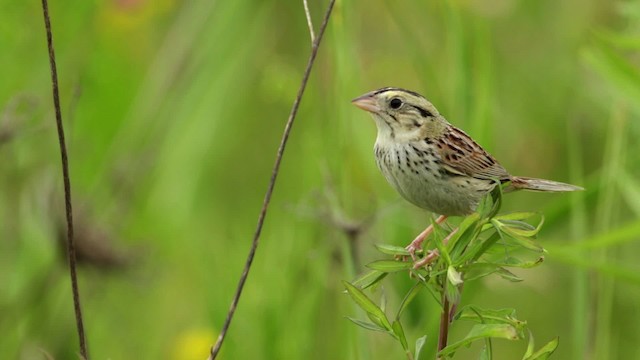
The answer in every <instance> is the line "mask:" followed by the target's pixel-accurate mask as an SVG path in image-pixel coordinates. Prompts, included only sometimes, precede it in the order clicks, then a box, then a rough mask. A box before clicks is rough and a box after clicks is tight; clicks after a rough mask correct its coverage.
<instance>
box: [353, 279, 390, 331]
mask: <svg viewBox="0 0 640 360" xmlns="http://www.w3.org/2000/svg"><path fill="white" fill-rule="evenodd" d="M342 283H343V284H344V287H345V288H346V289H347V293H349V295H350V296H351V298H352V299H353V301H355V303H356V304H357V305H358V306H359V307H360V308H361V309H362V310H364V311H365V312H366V313H367V316H368V317H369V319H371V321H372V322H373V323H374V324H376V325H378V326H380V327H382V328H384V329H386V330H388V331H391V330H392V329H391V323H389V320H388V319H387V316H386V315H385V313H384V312H383V311H382V309H380V308H379V307H378V306H377V305H376V304H375V303H374V302H373V301H371V299H369V298H368V297H367V295H365V293H364V292H362V291H361V290H360V289H358V288H357V287H355V286H353V285H351V284H350V283H348V282H346V281H343V282H342Z"/></svg>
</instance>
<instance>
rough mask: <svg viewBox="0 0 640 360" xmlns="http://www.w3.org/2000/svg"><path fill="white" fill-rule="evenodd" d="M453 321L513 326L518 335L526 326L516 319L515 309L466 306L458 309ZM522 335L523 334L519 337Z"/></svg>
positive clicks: (524, 322)
mask: <svg viewBox="0 0 640 360" xmlns="http://www.w3.org/2000/svg"><path fill="white" fill-rule="evenodd" d="M455 319H456V320H468V321H475V322H477V323H480V324H509V325H511V326H513V327H514V328H515V329H516V330H517V331H518V333H521V331H523V330H524V328H525V327H526V326H527V322H526V321H522V320H518V319H517V318H516V311H515V309H498V310H494V309H483V308H480V307H477V306H475V305H467V306H465V307H463V308H462V309H460V311H459V312H458V313H457V314H456V316H455ZM523 335H524V334H522V335H521V336H523Z"/></svg>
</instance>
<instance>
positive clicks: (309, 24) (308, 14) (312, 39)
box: [302, 0, 316, 44]
mask: <svg viewBox="0 0 640 360" xmlns="http://www.w3.org/2000/svg"><path fill="white" fill-rule="evenodd" d="M302 3H303V4H304V14H305V15H306V17H307V26H308V27H309V35H311V43H312V44H313V43H315V42H316V34H315V32H314V31H313V21H311V12H310V11H309V4H308V3H307V0H302Z"/></svg>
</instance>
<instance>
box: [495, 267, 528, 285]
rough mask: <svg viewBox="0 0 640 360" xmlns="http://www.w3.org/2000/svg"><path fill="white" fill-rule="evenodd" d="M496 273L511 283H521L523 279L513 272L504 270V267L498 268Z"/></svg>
mask: <svg viewBox="0 0 640 360" xmlns="http://www.w3.org/2000/svg"><path fill="white" fill-rule="evenodd" d="M496 273H497V274H498V275H500V277H501V278H503V279H505V280H509V281H511V282H520V281H522V278H521V277H519V276H518V275H516V274H514V273H512V272H511V271H509V270H507V269H505V268H503V267H498V269H497V271H496Z"/></svg>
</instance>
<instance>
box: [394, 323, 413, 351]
mask: <svg viewBox="0 0 640 360" xmlns="http://www.w3.org/2000/svg"><path fill="white" fill-rule="evenodd" d="M391 328H392V329H393V333H394V334H395V335H396V336H397V338H398V340H400V344H402V348H403V349H404V350H405V351H409V344H408V343H407V338H406V337H405V335H404V330H403V329H402V324H401V323H400V321H399V320H395V321H394V322H393V324H391Z"/></svg>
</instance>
